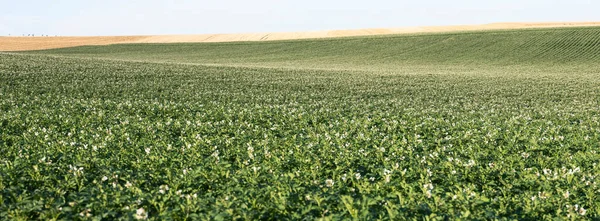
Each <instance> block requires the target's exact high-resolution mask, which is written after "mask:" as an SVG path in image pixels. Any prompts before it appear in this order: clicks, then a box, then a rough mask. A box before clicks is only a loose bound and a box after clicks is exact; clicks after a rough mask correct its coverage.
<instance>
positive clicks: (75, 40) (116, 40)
mask: <svg viewBox="0 0 600 221" xmlns="http://www.w3.org/2000/svg"><path fill="white" fill-rule="evenodd" d="M582 26H600V22H548V23H492V24H484V25H457V26H423V27H407V28H376V29H357V30H332V31H312V32H276V33H243V34H201V35H154V36H96V37H94V36H90V37H0V51H29V50H43V49H53V48H66V47H76V46H84V45H110V44H122V43H183V42H234V41H273V40H294V39H311V38H333V37H351V36H369V35H390V34H414V33H432V32H454V31H477V30H502V29H524V28H556V27H582Z"/></svg>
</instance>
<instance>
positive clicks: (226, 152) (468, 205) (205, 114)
mask: <svg viewBox="0 0 600 221" xmlns="http://www.w3.org/2000/svg"><path fill="white" fill-rule="evenodd" d="M599 147H600V28H564V29H536V30H519V31H482V32H461V33H440V34H420V35H397V36H381V37H353V38H339V39H323V40H297V41H273V42H241V43H199V44H131V45H111V46H86V47H76V48H66V49H55V50H47V51H35V52H23V53H4V54H2V53H0V175H1V176H0V193H1V194H0V202H2V203H1V204H0V219H10V220H19V219H21V220H27V219H45V220H46V219H59V220H63V219H64V220H72V219H103V220H115V219H116V220H120V219H123V220H128V219H135V218H140V219H144V218H148V219H156V220H164V219H175V220H183V219H188V220H198V219H200V220H256V219H260V220H290V219H293V220H314V219H321V218H322V219H325V220H329V219H333V220H338V219H355V220H374V219H383V220H390V219H391V220H412V219H416V220H424V219H430V220H436V219H437V220H455V219H483V220H485V219H492V220H493V219H499V220H512V219H530V220H540V219H543V220H549V219H553V218H556V217H558V218H559V220H560V218H563V219H567V220H568V219H575V220H578V219H592V218H596V219H599V218H600V197H598V195H599V194H600V188H599V186H598V183H597V182H599V181H600V177H598V175H599V172H598V171H600V165H598V163H599V162H600V153H598V151H599Z"/></svg>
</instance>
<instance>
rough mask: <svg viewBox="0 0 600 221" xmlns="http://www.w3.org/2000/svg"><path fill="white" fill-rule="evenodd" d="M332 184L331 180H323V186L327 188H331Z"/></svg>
mask: <svg viewBox="0 0 600 221" xmlns="http://www.w3.org/2000/svg"><path fill="white" fill-rule="evenodd" d="M333 184H334V182H333V180H332V179H327V180H325V185H326V186H327V187H333Z"/></svg>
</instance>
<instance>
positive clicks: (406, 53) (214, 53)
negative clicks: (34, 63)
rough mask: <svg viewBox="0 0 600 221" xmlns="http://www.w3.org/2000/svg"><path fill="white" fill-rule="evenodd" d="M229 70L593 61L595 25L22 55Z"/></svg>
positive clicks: (597, 51) (598, 39)
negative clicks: (185, 65)
mask: <svg viewBox="0 0 600 221" xmlns="http://www.w3.org/2000/svg"><path fill="white" fill-rule="evenodd" d="M28 53H36V54H51V55H60V56H73V57H93V58H106V59H118V60H134V61H151V62H171V63H190V64H211V65H228V66H255V67H288V68H299V67H301V68H320V69H357V70H365V69H368V70H374V69H376V70H390V69H396V68H398V67H402V66H406V65H457V64H458V65H460V66H464V65H502V66H506V65H531V64H543V65H561V64H593V65H592V67H598V65H595V64H597V62H600V27H586V28H561V29H533V30H511V31H476V32H463V33H443V34H419V35H395V36H377V37H353V38H336V39H321V40H295V41H272V42H232V43H174V44H118V45H110V46H84V47H75V48H65V49H54V50H46V51H36V52H28Z"/></svg>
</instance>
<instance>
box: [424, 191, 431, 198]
mask: <svg viewBox="0 0 600 221" xmlns="http://www.w3.org/2000/svg"><path fill="white" fill-rule="evenodd" d="M425 195H426V196H427V198H431V190H427V192H426V193H425Z"/></svg>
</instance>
